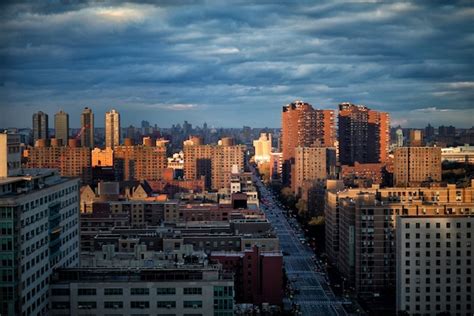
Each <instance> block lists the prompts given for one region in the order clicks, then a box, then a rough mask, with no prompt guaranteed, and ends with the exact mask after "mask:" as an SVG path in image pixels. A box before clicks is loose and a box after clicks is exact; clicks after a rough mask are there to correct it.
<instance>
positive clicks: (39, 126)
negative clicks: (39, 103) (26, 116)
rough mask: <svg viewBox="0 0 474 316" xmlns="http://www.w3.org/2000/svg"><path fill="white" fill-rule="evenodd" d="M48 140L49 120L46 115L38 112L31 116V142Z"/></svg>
mask: <svg viewBox="0 0 474 316" xmlns="http://www.w3.org/2000/svg"><path fill="white" fill-rule="evenodd" d="M39 139H43V140H45V141H48V139H49V119H48V114H46V113H44V112H42V111H39V112H37V113H34V114H33V142H34V143H36V141H37V140H39Z"/></svg>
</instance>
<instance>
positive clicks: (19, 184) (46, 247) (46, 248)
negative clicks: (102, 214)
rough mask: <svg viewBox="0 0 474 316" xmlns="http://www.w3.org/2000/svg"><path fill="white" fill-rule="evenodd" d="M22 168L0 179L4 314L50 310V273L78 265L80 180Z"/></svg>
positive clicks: (0, 272)
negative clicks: (22, 169) (59, 268)
mask: <svg viewBox="0 0 474 316" xmlns="http://www.w3.org/2000/svg"><path fill="white" fill-rule="evenodd" d="M2 152H3V151H2ZM24 172H25V173H24V174H19V173H17V174H15V176H14V177H5V178H1V179H0V227H1V234H0V245H1V248H0V258H1V265H0V275H1V282H0V314H2V315H25V316H26V315H47V314H48V303H49V294H50V281H51V275H52V273H53V272H54V270H55V269H56V268H58V267H76V266H78V265H79V184H78V182H79V181H78V179H66V178H61V177H60V176H59V175H58V173H57V171H55V170H45V169H33V170H28V169H24Z"/></svg>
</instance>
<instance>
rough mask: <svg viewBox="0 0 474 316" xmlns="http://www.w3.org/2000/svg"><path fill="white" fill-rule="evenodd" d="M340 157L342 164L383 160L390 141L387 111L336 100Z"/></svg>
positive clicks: (385, 157) (385, 158)
mask: <svg viewBox="0 0 474 316" xmlns="http://www.w3.org/2000/svg"><path fill="white" fill-rule="evenodd" d="M338 126H339V131H338V140H339V161H340V162H341V164H343V165H353V164H354V163H355V162H359V163H378V162H385V161H386V160H387V158H388V150H389V145H390V118H389V115H388V113H385V112H378V111H374V110H371V109H369V108H367V107H366V106H363V105H354V104H351V103H341V104H339V120H338Z"/></svg>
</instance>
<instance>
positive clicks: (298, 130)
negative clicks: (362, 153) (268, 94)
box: [281, 101, 335, 185]
mask: <svg viewBox="0 0 474 316" xmlns="http://www.w3.org/2000/svg"><path fill="white" fill-rule="evenodd" d="M281 126H282V132H281V149H282V153H283V183H284V184H285V185H289V184H291V166H292V165H293V164H294V159H295V148H296V147H332V146H334V141H335V130H334V111H332V110H315V109H313V107H312V106H311V104H309V103H306V102H303V101H295V102H293V103H290V104H287V105H285V106H283V109H282V115H281Z"/></svg>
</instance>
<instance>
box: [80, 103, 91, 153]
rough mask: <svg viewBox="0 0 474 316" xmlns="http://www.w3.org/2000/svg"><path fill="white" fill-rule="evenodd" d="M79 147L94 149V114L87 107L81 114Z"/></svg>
mask: <svg viewBox="0 0 474 316" xmlns="http://www.w3.org/2000/svg"><path fill="white" fill-rule="evenodd" d="M81 146H82V147H89V148H94V113H92V110H91V109H89V108H88V107H86V108H84V111H82V114H81Z"/></svg>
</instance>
